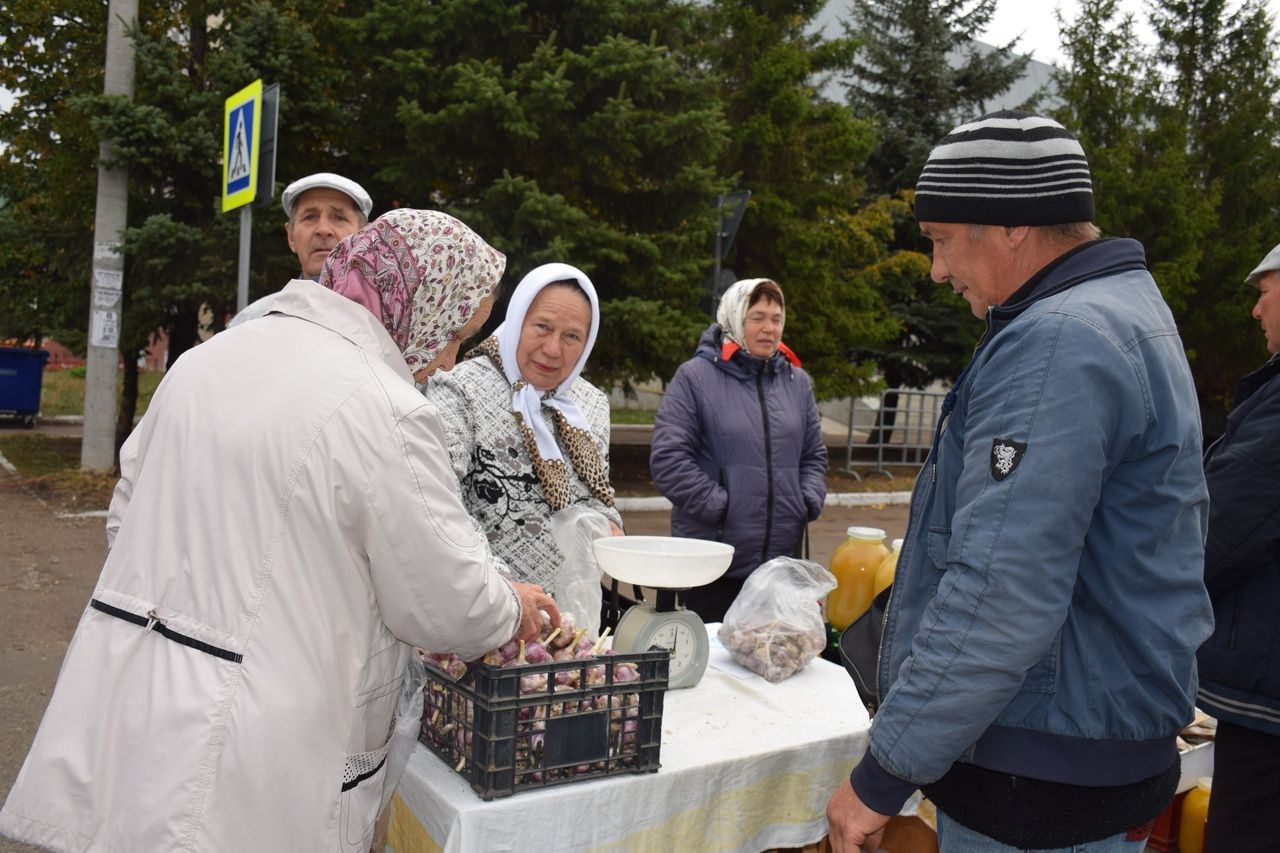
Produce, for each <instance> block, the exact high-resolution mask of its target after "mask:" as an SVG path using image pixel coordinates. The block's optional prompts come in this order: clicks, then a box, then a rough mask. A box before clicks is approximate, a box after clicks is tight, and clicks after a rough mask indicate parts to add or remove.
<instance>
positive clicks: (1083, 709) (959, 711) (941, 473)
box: [827, 111, 1212, 853]
mask: <svg viewBox="0 0 1280 853" xmlns="http://www.w3.org/2000/svg"><path fill="white" fill-rule="evenodd" d="M1093 215H1094V208H1093V189H1092V181H1091V178H1090V173H1089V165H1088V161H1087V160H1086V158H1085V155H1084V151H1083V150H1082V149H1081V147H1080V144H1079V142H1078V141H1077V140H1076V139H1075V137H1073V136H1072V135H1071V134H1070V133H1069V132H1068V131H1067V130H1066V129H1065V128H1064V127H1062V125H1060V124H1058V123H1057V122H1056V121H1054V120H1052V119H1050V118H1046V117H1043V116H1038V115H1032V114H1029V113H1025V112H1015V111H1006V112H999V113H993V114H990V115H986V116H982V117H980V118H978V119H975V120H973V121H972V122H970V123H968V124H964V125H961V126H960V127H957V128H956V129H955V130H953V131H952V132H951V133H950V135H948V136H947V137H946V138H945V139H943V140H942V142H941V143H939V145H938V146H937V147H936V148H934V149H933V151H932V152H931V153H930V155H929V158H928V161H927V162H926V163H925V166H924V169H923V171H922V172H921V175H920V179H919V181H918V183H917V187H916V197H915V217H916V220H917V222H919V224H920V230H921V231H922V232H923V233H924V235H925V236H926V237H928V238H929V239H930V240H931V241H932V243H933V269H932V276H933V279H934V280H935V281H937V282H939V283H946V284H949V285H950V286H951V287H952V289H953V290H954V291H955V292H956V293H958V294H960V295H961V296H963V297H964V299H965V300H966V301H967V302H968V303H969V305H970V307H971V308H972V309H973V313H974V314H975V315H977V316H978V317H979V318H984V319H985V320H986V324H987V328H986V333H985V334H984V336H983V338H982V340H981V341H980V343H979V345H978V347H977V349H976V350H975V352H974V355H973V359H972V361H970V363H969V364H968V366H967V367H966V368H965V369H964V371H963V373H962V374H961V375H960V377H959V378H958V379H957V381H956V383H955V386H954V387H953V388H952V390H951V391H950V392H949V393H948V394H947V397H946V399H945V401H944V403H943V406H942V410H941V412H940V415H939V421H938V425H937V427H936V430H935V433H934V442H933V448H932V450H931V451H930V454H929V457H928V459H927V460H926V465H925V469H924V470H923V472H922V473H921V476H920V477H919V478H918V480H917V484H916V487H915V491H914V493H913V495H912V498H911V509H910V518H909V522H908V529H907V536H906V541H905V543H904V544H903V547H902V552H901V556H900V558H899V562H898V569H897V575H896V580H895V583H894V586H893V592H892V596H891V600H890V603H889V609H888V611H887V613H886V618H885V625H884V633H883V638H882V641H881V650H880V664H879V667H878V672H877V675H876V678H877V681H878V685H877V686H878V691H879V695H880V698H881V703H880V706H879V708H878V710H877V711H876V715H875V719H874V722H873V725H872V728H871V734H870V743H869V746H868V750H867V752H866V753H865V754H864V755H863V757H862V759H861V761H860V762H859V763H858V765H857V766H856V767H855V768H854V770H853V772H852V774H851V775H850V780H849V781H847V782H845V783H843V784H842V785H841V786H840V787H839V788H838V789H837V791H836V793H835V794H834V795H833V796H832V798H831V801H830V803H829V804H828V807H827V817H828V821H829V823H830V827H831V839H832V842H833V848H834V850H835V851H836V853H845V851H856V850H859V849H871V850H874V849H876V847H877V846H878V842H879V840H880V837H881V833H882V830H883V827H884V825H885V824H886V822H887V821H888V819H889V816H890V815H894V814H897V813H898V811H899V810H900V808H901V807H902V804H903V803H904V802H905V801H906V799H907V798H908V797H909V796H910V795H911V793H912V792H913V791H914V790H915V789H917V788H921V789H923V791H924V794H925V795H926V796H927V797H929V798H930V800H931V801H932V802H933V803H934V805H936V806H937V811H938V841H939V845H940V849H941V850H942V851H943V853H949V851H962V850H963V851H984V852H985V851H1013V850H1025V849H1041V850H1071V849H1088V850H1089V851H1090V853H1109V852H1110V851H1138V850H1141V849H1142V848H1143V846H1144V845H1145V842H1146V839H1147V836H1148V835H1149V834H1150V830H1151V824H1152V822H1153V821H1154V819H1155V818H1156V817H1157V816H1158V815H1159V814H1160V812H1161V811H1163V810H1164V808H1165V807H1166V805H1168V803H1169V802H1170V800H1171V799H1172V797H1173V795H1174V792H1175V789H1176V787H1177V784H1178V777H1179V769H1180V762H1179V760H1178V752H1177V746H1176V743H1175V738H1176V736H1177V734H1178V732H1179V731H1180V730H1181V729H1182V728H1183V727H1184V726H1185V725H1186V724H1187V723H1188V722H1189V721H1190V719H1191V717H1192V712H1193V705H1194V698H1195V693H1196V671H1195V652H1196V649H1197V648H1198V647H1199V646H1200V644H1201V643H1202V642H1203V641H1204V639H1205V638H1206V637H1207V636H1208V635H1209V632H1210V629H1211V626H1212V613H1211V610H1210V605H1209V597H1208V594H1207V593H1206V591H1205V587H1204V582H1203V578H1202V560H1203V558H1204V536H1205V524H1206V512H1207V491H1206V488H1205V482H1204V471H1203V468H1202V466H1201V462H1200V449H1201V439H1200V423H1199V416H1198V408H1197V404H1196V394H1195V388H1194V387H1193V384H1192V379H1191V373H1190V371H1189V369H1188V366H1187V360H1186V356H1185V354H1184V352H1183V345H1182V341H1181V339H1180V338H1179V336H1178V331H1177V328H1176V327H1175V324H1174V320H1173V317H1172V315H1171V314H1170V312H1169V309H1168V307H1167V306H1166V305H1165V303H1164V300H1163V299H1162V298H1161V296H1160V291H1159V290H1158V289H1157V287H1156V283H1155V281H1154V280H1153V279H1152V277H1151V274H1150V273H1149V272H1148V271H1147V264H1146V257H1145V253H1144V251H1143V249H1142V246H1141V245H1140V244H1139V243H1137V242H1135V241H1133V240H1127V239H1106V240H1100V239H1098V230H1097V228H1096V227H1095V226H1094V225H1093V224H1092V220H1093ZM1085 844H1087V845H1088V846H1087V848H1084V847H1077V845H1085Z"/></svg>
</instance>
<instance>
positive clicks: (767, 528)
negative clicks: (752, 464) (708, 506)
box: [756, 365, 773, 563]
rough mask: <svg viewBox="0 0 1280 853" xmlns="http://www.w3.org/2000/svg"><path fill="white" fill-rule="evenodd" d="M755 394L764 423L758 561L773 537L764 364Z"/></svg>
mask: <svg viewBox="0 0 1280 853" xmlns="http://www.w3.org/2000/svg"><path fill="white" fill-rule="evenodd" d="M756 395H757V396H758V397H759V398H760V420H761V422H762V423H763V424H764V476H765V484H766V485H765V504H764V546H763V547H762V548H761V549H760V562H762V563H763V562H764V561H765V560H768V559H769V540H770V539H771V538H772V537H773V442H772V440H771V439H770V438H769V409H768V407H767V406H766V405H765V400H764V365H762V366H761V367H760V372H759V373H757V374H756Z"/></svg>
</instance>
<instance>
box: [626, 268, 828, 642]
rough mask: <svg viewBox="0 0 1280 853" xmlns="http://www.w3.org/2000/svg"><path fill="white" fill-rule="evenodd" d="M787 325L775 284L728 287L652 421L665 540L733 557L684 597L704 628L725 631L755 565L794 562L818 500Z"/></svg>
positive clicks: (821, 493) (816, 456) (820, 477)
mask: <svg viewBox="0 0 1280 853" xmlns="http://www.w3.org/2000/svg"><path fill="white" fill-rule="evenodd" d="M785 318H786V315H785V304H784V302H783V296H782V289H781V288H780V287H779V286H778V284H777V283H776V282H773V281H770V280H769V279H748V280H745V281H739V282H736V283H735V284H734V285H733V286H732V287H730V288H729V289H728V290H727V291H725V294H724V296H723V297H722V298H721V300H720V308H719V311H718V312H717V314H716V320H717V322H716V323H715V324H713V325H712V326H711V327H710V328H708V329H707V330H706V331H705V332H703V334H702V338H701V339H700V340H699V341H698V346H697V349H696V350H695V351H694V355H693V358H691V359H689V360H688V361H686V362H685V363H684V364H682V365H680V367H679V369H677V370H676V374H675V376H674V377H672V379H671V381H670V382H669V383H668V384H667V389H666V393H665V395H664V396H663V398H662V403H661V404H660V405H659V406H658V413H657V416H656V418H655V420H654V425H653V445H652V449H651V451H650V455H649V468H650V472H651V473H652V475H653V482H654V484H655V485H657V487H658V490H659V491H661V492H662V494H663V495H665V496H666V497H667V499H668V500H670V501H671V503H672V510H671V535H672V536H687V537H692V538H695V539H711V540H715V541H719V542H727V543H729V544H730V545H732V546H733V547H734V555H733V562H732V563H731V564H730V566H729V568H728V570H727V571H726V572H725V575H724V577H722V578H720V579H719V580H717V581H715V582H713V583H711V584H708V585H707V586H702V587H696V588H693V589H690V590H688V591H686V592H683V593H681V595H680V598H681V600H682V601H683V602H684V603H685V605H686V606H688V607H689V608H690V609H691V610H693V611H695V612H696V613H697V614H698V615H699V616H701V617H702V619H703V621H706V622H718V621H720V620H721V619H723V617H724V614H725V611H726V610H728V609H729V605H730V604H732V603H733V599H734V598H735V597H736V596H737V594H738V592H739V591H740V590H741V589H742V584H743V582H744V581H745V580H746V578H747V576H748V575H750V574H751V572H752V571H754V570H755V568H756V567H757V566H759V565H760V564H761V563H764V562H766V561H768V560H770V559H772V558H774V557H777V556H780V555H799V554H800V549H801V545H802V540H803V537H804V531H805V525H806V523H807V522H809V521H811V520H813V519H815V518H817V517H818V514H819V513H820V512H822V504H823V501H824V500H825V499H826V495H827V481H826V474H827V449H826V446H825V445H824V444H823V443H822V428H821V422H820V418H819V415H818V405H817V402H816V401H815V399H814V396H813V383H812V382H811V381H810V380H809V376H808V374H807V373H805V372H804V371H803V370H801V369H800V360H799V359H798V358H796V356H795V354H794V353H793V352H791V350H790V349H789V348H787V346H786V345H785V344H783V343H782V328H783V325H784V322H785Z"/></svg>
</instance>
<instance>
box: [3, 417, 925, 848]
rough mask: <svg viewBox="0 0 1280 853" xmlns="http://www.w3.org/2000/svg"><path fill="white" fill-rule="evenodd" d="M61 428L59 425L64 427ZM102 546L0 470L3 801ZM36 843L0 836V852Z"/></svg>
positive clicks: (901, 510) (816, 551) (643, 517)
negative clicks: (11, 839)
mask: <svg viewBox="0 0 1280 853" xmlns="http://www.w3.org/2000/svg"><path fill="white" fill-rule="evenodd" d="M62 429H63V428H62V427H59V430H62ZM906 518H907V508H906V507H905V506H868V507H828V508H827V510H826V511H825V512H824V513H823V515H822V518H820V519H819V520H818V521H817V522H815V523H814V524H813V525H811V527H810V541H811V554H812V557H813V558H814V559H815V560H817V561H819V562H822V563H824V564H825V563H826V561H827V559H828V557H829V556H830V554H831V551H832V549H834V548H835V546H836V545H837V544H839V542H840V541H841V540H842V539H843V538H844V531H845V528H846V527H848V526H850V525H854V524H857V525H870V526H874V527H881V528H884V529H885V530H886V531H887V532H888V535H889V537H890V538H892V537H895V536H901V535H902V534H903V532H904V530H905V528H906ZM624 520H625V523H626V527H627V530H628V532H630V533H632V534H667V533H669V532H670V515H669V513H667V512H627V513H624ZM105 555H106V536H105V534H104V532H103V519H101V518H76V519H69V518H60V517H58V515H57V514H56V513H55V511H54V509H53V508H52V507H50V506H49V505H47V504H46V503H44V502H43V501H42V500H40V499H39V498H38V497H35V496H33V495H32V494H31V493H29V492H28V491H26V490H25V489H23V488H22V487H21V486H19V485H17V484H16V483H15V482H14V481H13V480H12V478H10V477H9V476H8V475H6V474H5V473H4V472H3V471H0V600H2V601H3V602H4V616H3V618H2V619H0V719H2V720H4V723H5V724H4V725H3V726H0V800H2V799H3V798H4V797H6V796H7V795H8V792H9V789H10V787H12V784H13V779H14V777H15V776H16V775H17V772H18V769H19V768H20V767H21V765H22V760H23V758H24V757H25V755H26V752H27V749H28V747H29V746H30V744H31V739H32V737H33V736H34V735H35V730H36V727H37V725H38V724H39V721H40V717H41V716H42V715H43V713H44V708H45V705H46V704H47V703H48V700H49V693H50V691H51V689H52V687H53V683H54V681H55V680H56V678H57V675H58V669H59V667H60V665H61V662H62V657H63V655H64V653H65V652H66V648H67V643H68V641H69V640H70V638H71V634H72V632H73V631H74V629H75V625H76V622H77V621H78V619H79V617H80V614H81V612H82V611H83V609H84V607H85V604H86V603H87V602H88V600H89V596H90V594H91V593H92V591H93V587H94V584H95V582H96V580H97V577H98V572H99V570H100V568H101V565H102V561H103V559H104V557H105ZM33 849H34V848H30V847H27V846H25V845H19V844H15V843H13V842H10V841H7V840H4V839H0V853H28V851H32V850H33Z"/></svg>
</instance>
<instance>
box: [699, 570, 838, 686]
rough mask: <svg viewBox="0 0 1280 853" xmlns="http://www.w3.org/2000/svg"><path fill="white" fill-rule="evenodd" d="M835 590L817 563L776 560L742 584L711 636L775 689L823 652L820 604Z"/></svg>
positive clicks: (824, 639)
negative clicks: (721, 622)
mask: <svg viewBox="0 0 1280 853" xmlns="http://www.w3.org/2000/svg"><path fill="white" fill-rule="evenodd" d="M835 586H836V579H835V576H834V575H832V574H831V572H829V571H827V570H826V569H824V568H823V567H822V566H820V565H818V564H817V563H813V562H810V561H809V560H800V559H797V558H795V557H775V558H774V559H772V560H770V561H769V562H767V563H765V564H764V565H762V566H760V567H759V568H757V569H756V570H755V571H754V572H752V573H751V576H750V577H748V578H747V580H746V583H744V584H743V586H742V591H741V592H740V593H738V597H737V598H736V599H734V601H733V604H731V605H730V606H729V610H728V612H727V613H725V615H724V623H723V624H722V625H721V626H720V631H719V633H718V634H717V635H716V636H718V637H719V638H720V643H721V645H723V646H724V647H725V648H726V649H728V651H729V655H730V656H731V657H732V658H733V659H734V660H735V661H737V662H738V663H740V664H742V665H743V666H745V667H746V668H747V669H750V670H751V671H752V672H756V673H759V674H760V675H762V676H764V677H765V678H766V679H767V680H769V681H770V682H772V683H774V684H776V683H777V682H779V681H782V680H783V679H785V678H789V677H791V676H792V675H794V674H796V673H797V672H799V671H800V670H802V669H804V668H805V667H806V666H808V665H809V661H811V660H813V659H814V658H815V657H817V656H818V653H819V652H821V651H822V650H823V649H824V648H825V647H826V645H827V631H826V626H825V625H824V624H823V621H822V609H821V604H820V602H821V600H822V597H823V596H825V595H826V594H827V593H828V592H830V591H831V590H833V589H835Z"/></svg>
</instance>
